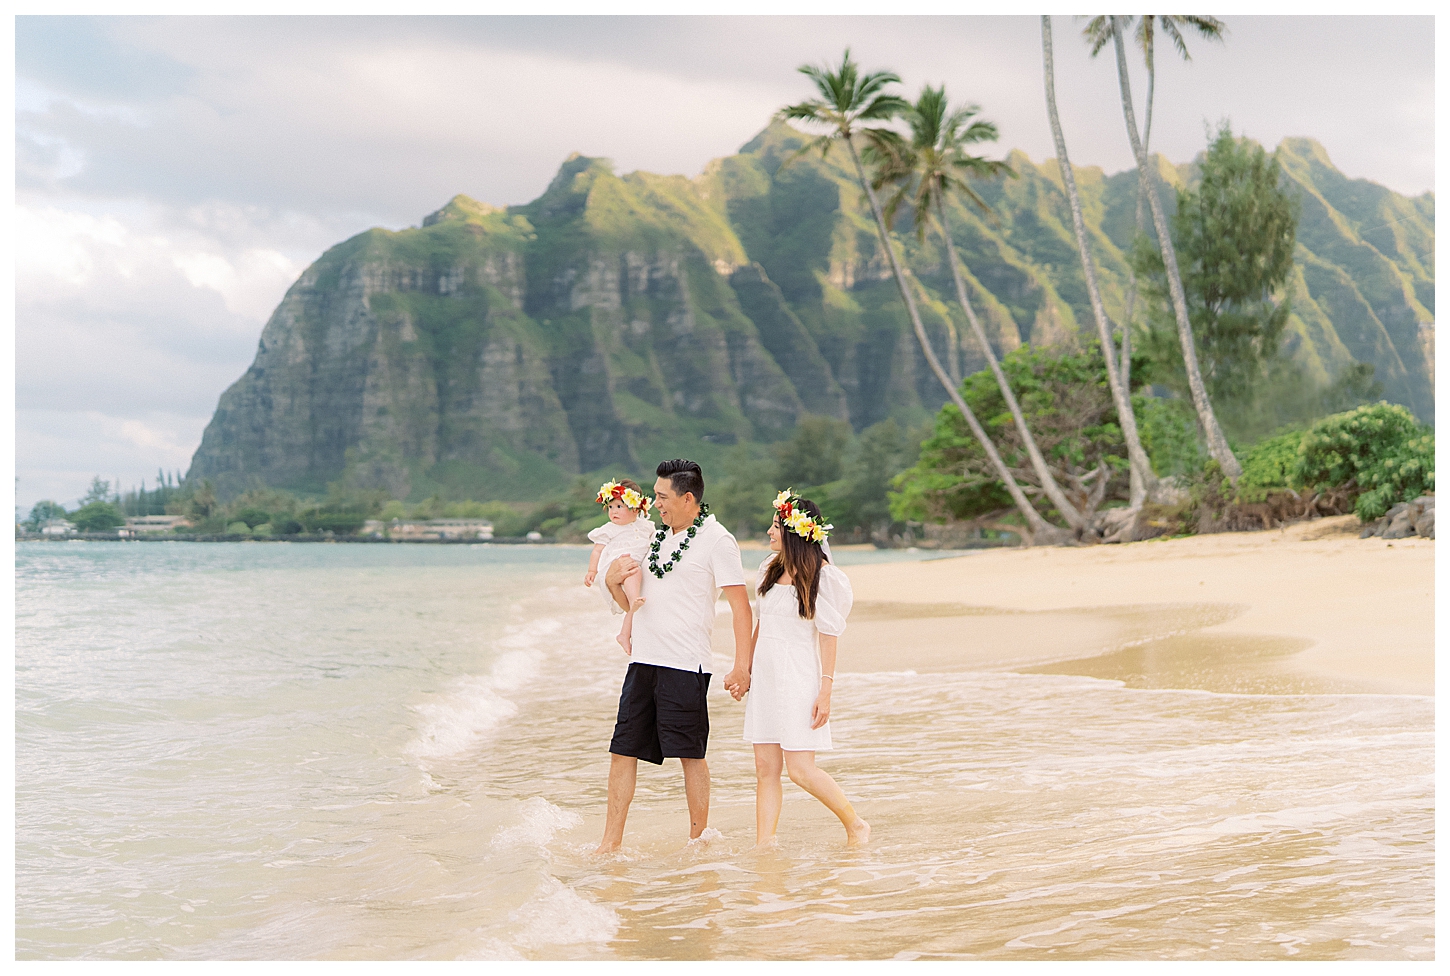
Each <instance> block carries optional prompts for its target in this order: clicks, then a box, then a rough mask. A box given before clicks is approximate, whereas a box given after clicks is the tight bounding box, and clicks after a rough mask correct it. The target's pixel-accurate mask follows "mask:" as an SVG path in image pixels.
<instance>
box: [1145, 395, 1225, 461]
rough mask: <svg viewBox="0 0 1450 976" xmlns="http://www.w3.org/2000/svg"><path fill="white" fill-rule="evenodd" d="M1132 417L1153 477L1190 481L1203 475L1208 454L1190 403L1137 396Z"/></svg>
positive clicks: (1176, 399) (1187, 401)
mask: <svg viewBox="0 0 1450 976" xmlns="http://www.w3.org/2000/svg"><path fill="white" fill-rule="evenodd" d="M1133 415H1134V416H1135V417H1136V418H1137V421H1138V438H1139V439H1140V440H1141V441H1142V442H1143V450H1144V451H1146V452H1147V454H1148V461H1149V463H1150V464H1152V465H1153V473H1154V474H1156V475H1157V476H1158V477H1160V478H1170V477H1174V476H1177V477H1182V478H1185V479H1187V480H1190V481H1191V480H1194V479H1196V478H1197V477H1199V476H1200V475H1201V474H1202V472H1203V468H1204V465H1205V464H1207V463H1208V453H1207V452H1206V451H1204V449H1203V446H1202V444H1201V443H1200V442H1199V438H1198V417H1197V415H1196V414H1195V413H1194V411H1193V403H1192V402H1191V401H1189V400H1186V399H1183V398H1179V397H1169V398H1163V397H1152V396H1144V395H1142V394H1135V395H1134V396H1133Z"/></svg>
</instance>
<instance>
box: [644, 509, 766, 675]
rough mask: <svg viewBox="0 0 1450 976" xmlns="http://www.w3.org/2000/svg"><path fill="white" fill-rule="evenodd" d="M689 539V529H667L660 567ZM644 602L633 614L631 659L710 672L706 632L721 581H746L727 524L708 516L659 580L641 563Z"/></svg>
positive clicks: (712, 619)
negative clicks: (670, 567) (682, 552)
mask: <svg viewBox="0 0 1450 976" xmlns="http://www.w3.org/2000/svg"><path fill="white" fill-rule="evenodd" d="M687 538H689V535H688V531H687V530H685V529H681V530H680V531H679V532H672V531H670V530H669V529H666V530H665V539H664V542H662V543H660V551H659V556H658V557H657V559H658V562H659V565H660V567H661V568H663V567H664V565H665V563H667V562H669V561H670V558H671V557H672V556H674V554H675V553H676V552H678V551H679V548H680V545H681V543H683V542H684V541H685V540H686V539H687ZM643 568H644V586H643V589H642V590H641V591H640V595H641V596H643V597H644V601H645V602H644V606H642V607H640V608H639V610H638V611H636V612H635V615H634V630H633V632H632V635H631V649H632V652H631V654H630V661H632V662H634V663H636V664H657V665H659V666H661V667H666V668H678V669H680V670H681V671H703V672H705V673H706V674H709V673H710V672H711V661H710V631H711V630H713V629H714V627H715V601H716V599H717V598H718V597H719V590H720V587H722V586H743V585H745V570H744V568H743V567H742V566H741V565H740V546H739V545H738V544H736V542H735V537H734V536H733V535H731V534H730V533H729V532H728V531H727V530H726V528H725V527H724V526H723V525H721V524H720V523H719V522H717V521H715V516H713V515H707V516H706V517H705V521H704V522H702V523H701V524H700V528H699V529H698V530H697V531H696V532H695V538H694V539H693V540H691V542H690V548H688V549H686V550H685V553H684V555H682V556H681V557H680V558H679V560H678V561H677V562H676V563H675V567H674V569H671V570H670V571H669V572H667V573H665V575H664V579H657V578H655V575H654V574H653V573H651V572H650V571H649V560H648V557H646V559H645V562H644V563H643Z"/></svg>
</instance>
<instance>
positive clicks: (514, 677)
mask: <svg viewBox="0 0 1450 976" xmlns="http://www.w3.org/2000/svg"><path fill="white" fill-rule="evenodd" d="M560 626H561V624H560V623H559V621H557V620H553V619H549V618H542V619H539V620H535V621H532V622H531V623H528V624H525V625H523V626H520V627H510V628H509V630H508V632H507V633H506V634H505V635H504V636H503V637H502V638H500V639H499V640H498V641H497V643H496V645H495V646H497V647H499V648H500V649H504V648H507V649H508V650H506V652H505V653H504V654H503V655H501V656H500V657H499V659H498V660H497V661H495V662H494V665H493V667H492V668H490V669H489V672H488V673H487V674H471V675H464V676H463V677H461V678H459V679H457V681H456V682H455V683H454V686H453V688H452V689H451V690H450V691H449V692H447V693H445V694H444V695H443V696H442V699H441V700H439V701H435V702H425V703H423V704H421V705H418V706H416V708H415V710H416V711H417V712H418V714H419V715H421V716H422V717H423V723H422V727H421V728H420V729H419V730H418V735H417V737H416V738H415V739H414V740H413V741H412V742H410V743H409V744H408V746H407V749H406V750H405V751H406V752H407V754H408V755H411V756H414V757H415V758H418V759H438V758H443V757H446V756H457V755H460V754H462V753H465V752H467V751H468V750H470V749H472V748H474V747H475V746H476V745H477V744H478V741H479V740H480V739H481V738H482V737H483V736H484V735H485V734H486V733H488V732H489V731H490V730H492V729H493V728H494V727H496V726H497V725H499V724H500V723H501V722H505V721H507V720H508V719H510V718H512V717H513V716H514V714H515V713H516V712H517V711H518V705H516V704H515V703H514V702H513V701H512V700H511V699H510V698H507V697H505V693H507V692H513V691H517V690H519V689H520V688H522V687H523V686H524V685H525V684H527V683H528V681H529V680H530V679H531V678H533V677H534V676H535V675H536V674H538V672H539V667H540V665H541V664H542V663H543V660H544V654H543V651H542V650H541V649H540V647H539V644H540V643H542V642H544V641H545V640H546V639H547V638H548V637H549V636H551V635H552V634H554V633H555V632H556V631H558V630H559V628H560Z"/></svg>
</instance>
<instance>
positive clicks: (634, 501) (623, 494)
mask: <svg viewBox="0 0 1450 976" xmlns="http://www.w3.org/2000/svg"><path fill="white" fill-rule="evenodd" d="M616 499H618V500H619V501H622V502H624V504H625V507H626V508H632V509H634V510H635V511H636V512H639V513H640V514H641V515H644V514H646V513H647V512H648V511H649V507H650V505H652V504H654V502H653V500H652V499H650V498H649V497H648V496H646V495H643V494H641V493H640V492H637V491H635V490H634V489H633V488H626V487H625V486H624V485H621V484H620V483H619V482H617V481H606V482H605V483H604V484H602V485H600V486H599V497H597V498H595V499H594V500H595V501H597V502H598V503H599V504H601V505H608V504H609V503H610V502H612V501H615V500H616Z"/></svg>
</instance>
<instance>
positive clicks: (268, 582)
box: [15, 543, 1434, 959]
mask: <svg viewBox="0 0 1450 976" xmlns="http://www.w3.org/2000/svg"><path fill="white" fill-rule="evenodd" d="M747 558H748V561H750V562H752V563H753V561H754V560H755V558H756V557H755V556H754V555H753V554H747ZM879 558H901V556H898V555H896V554H883V555H880V556H878V555H877V554H874V553H860V554H854V553H842V554H841V557H840V561H841V562H842V564H843V565H845V566H846V567H847V569H848V571H849V566H850V564H851V562H852V561H855V560H858V559H859V560H867V559H870V560H875V559H879ZM964 558H968V559H970V558H972V557H971V556H970V555H969V556H966V557H964ZM586 562H587V549H584V548H578V549H571V548H558V547H538V548H532V547H527V548H526V547H505V546H448V547H429V546H344V545H332V546H328V545H301V544H290V545H289V544H234V545H227V544H216V545H187V544H182V543H176V544H164V543H147V544H131V545H126V544H105V543H96V544H93V543H75V544H57V543H44V544H23V545H19V546H17V555H16V639H17V644H16V673H15V680H16V838H15V840H16V869H15V876H16V882H15V883H16V928H15V937H16V953H17V956H18V957H19V958H22V959H36V958H54V959H73V958H105V959H149V958H167V959H257V958H328V959H362V958H389V959H399V958H526V959H550V958H578V959H628V958H653V959H671V958H679V959H739V958H766V959H807V958H810V959H821V958H836V957H840V958H859V959H880V958H892V957H901V958H992V959H1042V958H1063V959H1078V958H1153V959H1157V958H1174V959H1177V958H1185V959H1210V958H1212V959H1280V958H1300V959H1303V958H1313V959H1325V958H1335V959H1366V958H1375V959H1430V958H1433V954H1434V941H1433V939H1434V888H1433V875H1434V737H1433V731H1434V707H1433V706H1434V703H1433V700H1432V699H1429V698H1418V697H1407V696H1369V695H1344V694H1327V693H1314V694H1310V693H1301V694H1229V693H1218V692H1205V691H1191V690H1176V689H1174V688H1171V687H1156V686H1155V685H1159V684H1163V683H1164V682H1165V681H1167V682H1168V683H1170V684H1171V676H1172V675H1173V673H1174V672H1173V670H1172V669H1171V668H1167V669H1164V668H1162V667H1159V668H1158V670H1157V671H1155V672H1154V673H1155V674H1158V675H1159V678H1158V679H1155V680H1153V681H1146V680H1145V681H1133V680H1129V681H1127V682H1126V683H1125V682H1124V681H1119V680H1107V679H1105V678H1104V677H1102V676H1101V674H1107V673H1113V674H1117V673H1118V671H1113V670H1111V669H1109V670H1102V668H1106V667H1107V665H1102V666H1100V667H1099V671H1100V672H1101V673H1099V672H1095V671H1094V667H1098V666H1094V665H1084V664H1083V663H1082V662H1073V665H1072V666H1070V667H1065V668H1058V669H1057V670H1067V671H1070V672H1072V673H1069V674H1056V673H1001V672H978V673H965V674H962V673H956V674H914V673H911V672H889V671H886V672H882V671H876V672H873V673H855V674H852V673H843V674H842V675H841V677H840V679H839V681H838V687H837V692H836V700H835V705H834V712H835V713H834V714H833V716H832V730H833V733H834V737H835V740H836V743H837V750H836V751H835V752H834V753H830V754H824V753H823V754H822V755H821V756H820V757H819V760H820V764H821V765H822V766H823V767H824V768H826V769H828V770H829V771H830V772H831V773H832V774H833V775H834V776H836V778H837V780H838V781H839V782H840V783H841V785H842V786H843V788H844V789H845V790H846V792H847V794H848V795H849V796H850V797H851V798H852V800H853V802H854V803H855V804H856V806H857V809H858V810H859V811H860V812H861V814H862V815H863V816H864V817H866V819H868V820H869V821H871V823H872V825H873V840H872V843H871V845H870V846H869V847H867V848H865V849H863V850H852V851H848V850H846V849H845V848H844V846H843V840H844V833H843V831H842V830H841V828H840V826H839V824H837V823H836V821H835V820H834V818H833V817H831V816H830V814H829V813H827V812H826V811H825V810H824V808H822V807H821V806H820V805H819V804H817V803H816V802H815V801H814V800H812V799H810V798H809V797H807V796H805V795H804V794H803V793H801V792H800V791H799V790H798V789H796V788H795V787H793V786H792V785H790V784H789V783H787V784H786V787H785V790H786V805H785V811H784V814H783V816H782V820H781V829H780V846H779V849H778V850H775V851H772V852H767V853H754V852H752V851H751V847H752V845H753V842H754V818H753V802H754V797H753V789H754V774H753V767H752V762H751V755H750V748H749V746H748V745H747V744H746V743H744V742H742V741H741V740H740V727H741V723H742V721H743V715H744V706H743V704H741V703H736V702H734V701H732V700H731V699H730V697H729V696H728V695H726V694H725V693H724V692H723V690H721V689H720V688H719V687H718V681H716V682H715V683H714V686H713V687H712V689H711V709H712V714H711V720H712V728H713V731H712V736H711V751H710V765H711V772H712V782H713V786H712V796H711V800H712V808H711V824H712V829H711V831H710V833H709V834H708V835H707V836H709V837H710V840H709V841H708V842H707V843H703V844H698V843H697V844H693V845H689V844H686V843H685V841H686V836H687V819H686V815H685V809H684V800H683V792H682V788H681V783H680V775H679V766H678V764H677V763H675V764H670V763H666V765H665V766H663V767H658V768H657V767H653V766H649V765H647V764H641V767H640V776H639V790H638V793H637V795H636V799H635V802H634V805H633V807H632V808H631V813H630V820H629V829H628V831H627V833H626V838H625V843H626V849H625V850H624V851H623V852H622V853H620V854H618V855H615V856H610V857H605V858H597V857H594V856H593V855H592V854H591V853H590V852H591V851H592V850H593V847H594V845H595V844H596V843H597V842H598V838H599V834H600V832H601V830H602V825H603V807H604V791H605V779H606V775H607V768H608V758H607V755H606V752H605V750H606V748H607V743H608V739H609V732H610V729H611V727H612V723H613V717H614V705H615V700H616V697H617V694H618V688H619V682H620V680H621V678H622V676H623V672H624V669H625V667H626V664H627V659H626V658H625V657H624V656H623V655H622V654H621V653H620V652H619V651H618V649H617V647H616V645H614V643H613V640H612V636H613V632H614V628H615V623H616V619H615V618H611V617H610V616H609V615H608V614H607V613H606V612H605V611H604V609H603V608H602V604H601V601H600V599H599V597H598V596H596V595H594V594H591V593H589V592H588V591H586V590H585V589H584V588H583V587H582V586H581V585H579V577H580V576H582V572H583V569H584V566H585V563H586ZM720 626H728V623H727V618H722V619H721V622H720ZM845 639H846V640H849V639H850V631H849V630H848V632H847V636H846V638H845ZM1281 652H1282V649H1274V648H1270V649H1267V650H1264V651H1263V653H1265V654H1274V653H1281ZM883 653H886V651H883ZM1119 653H1120V655H1128V658H1127V659H1125V660H1127V661H1128V664H1132V665H1134V666H1137V664H1139V663H1141V662H1140V660H1139V659H1140V658H1141V657H1142V653H1143V652H1138V651H1134V650H1132V649H1125V650H1124V651H1122V652H1119ZM1153 653H1154V654H1155V655H1156V658H1155V660H1160V663H1161V659H1163V658H1165V657H1167V656H1172V655H1177V656H1176V657H1173V660H1175V661H1178V660H1181V661H1184V662H1186V663H1185V664H1184V665H1183V667H1184V668H1186V669H1189V670H1191V669H1193V668H1196V667H1199V666H1200V663H1201V661H1200V659H1201V658H1202V657H1203V655H1205V654H1208V653H1210V651H1206V650H1205V649H1204V647H1203V646H1201V645H1193V646H1187V645H1185V646H1183V647H1179V646H1177V645H1174V644H1173V643H1172V642H1168V643H1167V644H1164V645H1162V646H1155V647H1154V649H1153ZM1134 654H1137V655H1138V657H1133V655H1134ZM1194 655H1198V656H1197V657H1195V656H1194ZM721 664H722V665H725V662H721ZM725 666H728V665H725ZM1115 666H1116V667H1117V668H1118V669H1119V670H1121V669H1122V668H1123V667H1124V666H1125V665H1124V663H1123V661H1118V662H1117V664H1116V665H1115ZM724 669H725V667H724V666H722V667H721V668H719V669H718V670H717V674H723V671H724ZM1130 670H1131V669H1130ZM1164 674H1166V675H1168V676H1169V677H1168V678H1162V675H1164ZM1133 685H1138V686H1137V687H1134V686H1133ZM1266 687H1271V690H1274V688H1273V687H1272V686H1266Z"/></svg>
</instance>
